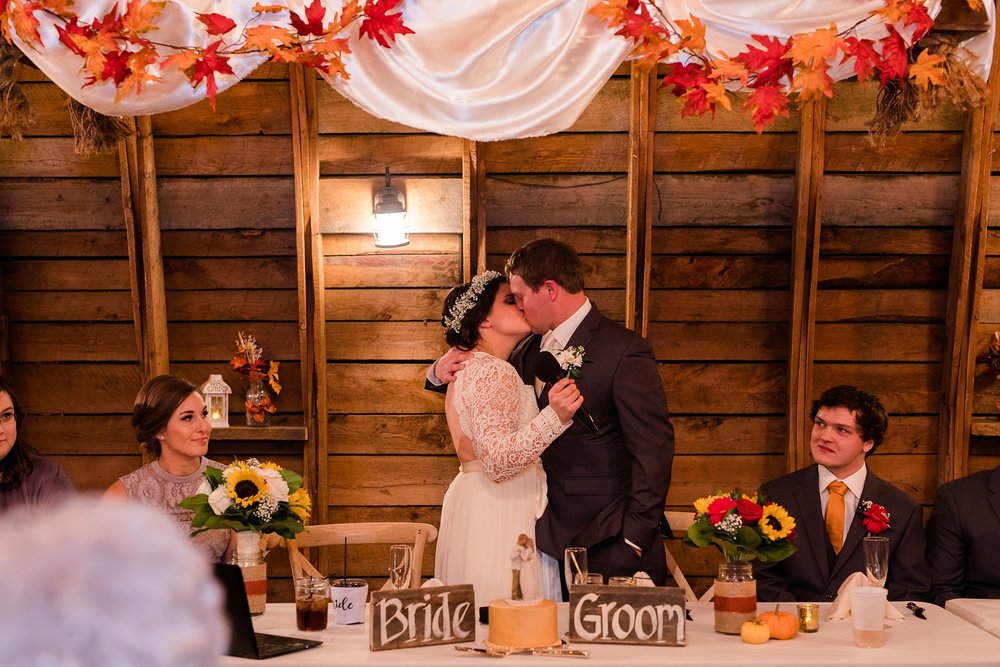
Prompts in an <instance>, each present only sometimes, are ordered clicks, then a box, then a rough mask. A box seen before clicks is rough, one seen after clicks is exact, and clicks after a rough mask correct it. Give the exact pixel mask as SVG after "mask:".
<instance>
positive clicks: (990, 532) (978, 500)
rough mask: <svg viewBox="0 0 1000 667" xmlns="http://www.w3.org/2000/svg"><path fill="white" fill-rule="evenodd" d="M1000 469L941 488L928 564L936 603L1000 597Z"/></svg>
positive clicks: (933, 516) (931, 524) (930, 530)
mask: <svg viewBox="0 0 1000 667" xmlns="http://www.w3.org/2000/svg"><path fill="white" fill-rule="evenodd" d="M998 546H1000V467H998V468H994V469H993V470H984V471H982V472H977V473H973V474H972V475H969V476H968V477H963V478H961V479H957V480H955V481H953V482H949V483H947V484H945V485H944V486H942V487H941V488H939V489H938V496H937V501H936V502H935V503H934V511H933V512H932V513H931V518H930V521H928V522H927V563H928V565H929V566H930V568H931V592H932V594H933V600H932V601H933V602H934V603H935V604H939V605H942V606H943V605H944V603H945V602H947V601H948V600H950V599H952V598H994V599H996V598H1000V563H998V562H997V547H998Z"/></svg>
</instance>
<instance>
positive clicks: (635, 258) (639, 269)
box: [625, 62, 656, 336]
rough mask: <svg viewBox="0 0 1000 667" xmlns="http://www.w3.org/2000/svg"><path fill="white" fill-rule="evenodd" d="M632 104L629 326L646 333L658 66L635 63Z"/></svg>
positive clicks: (627, 251)
mask: <svg viewBox="0 0 1000 667" xmlns="http://www.w3.org/2000/svg"><path fill="white" fill-rule="evenodd" d="M630 83H631V85H630V91H631V100H630V105H629V130H628V145H629V160H628V201H627V209H626V215H625V218H626V220H625V326H627V327H629V328H630V329H632V330H634V331H637V332H639V334H640V335H642V336H645V335H646V329H647V327H648V325H649V312H648V311H649V309H648V307H647V304H648V302H649V265H650V260H651V255H650V253H651V238H652V235H653V206H652V193H653V140H654V135H655V129H656V128H655V124H656V95H655V93H654V91H655V90H656V70H655V69H654V68H651V67H646V66H642V65H639V64H638V63H634V62H633V63H632V69H631V79H630Z"/></svg>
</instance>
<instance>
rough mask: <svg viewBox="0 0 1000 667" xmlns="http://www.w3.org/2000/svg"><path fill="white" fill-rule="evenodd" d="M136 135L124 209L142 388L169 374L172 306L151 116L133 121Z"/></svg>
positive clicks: (126, 154) (125, 163) (125, 169)
mask: <svg viewBox="0 0 1000 667" xmlns="http://www.w3.org/2000/svg"><path fill="white" fill-rule="evenodd" d="M129 122H130V123H131V125H132V129H133V132H132V134H131V135H129V136H128V137H127V138H125V139H123V140H122V141H121V142H120V143H119V146H118V155H119V164H120V168H121V179H122V209H123V210H124V213H125V231H126V235H127V237H128V259H129V273H130V278H131V283H132V315H133V318H134V322H135V339H136V348H137V350H138V355H139V366H140V370H141V373H142V379H143V382H145V381H146V380H148V379H149V378H151V377H154V376H156V375H161V374H163V373H168V372H170V346H169V344H168V341H167V300H166V291H165V288H164V282H163V254H162V251H161V248H160V219H159V204H158V200H157V195H156V162H155V155H154V152H153V124H152V121H151V120H150V117H149V116H138V117H136V118H131V119H130V121H129Z"/></svg>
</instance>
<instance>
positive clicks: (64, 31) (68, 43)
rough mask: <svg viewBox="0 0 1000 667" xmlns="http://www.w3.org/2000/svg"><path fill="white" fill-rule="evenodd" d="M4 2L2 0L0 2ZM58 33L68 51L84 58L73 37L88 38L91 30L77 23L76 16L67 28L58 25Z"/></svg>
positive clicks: (68, 22) (67, 23) (68, 23)
mask: <svg viewBox="0 0 1000 667" xmlns="http://www.w3.org/2000/svg"><path fill="white" fill-rule="evenodd" d="M0 1H2V0H0ZM56 32H57V33H59V41H60V42H62V45H63V46H65V47H66V48H67V49H69V50H70V51H72V52H73V53H75V54H76V55H78V56H83V55H84V53H83V49H81V48H80V46H79V45H78V44H77V43H76V42H75V41H74V40H73V35H76V36H77V37H84V38H87V37H89V36H90V34H91V32H90V29H89V28H87V27H85V26H82V25H80V24H79V23H77V20H76V17H75V16H74V17H73V19H72V20H71V21H67V22H66V25H65V27H63V26H61V25H59V24H58V23H57V24H56Z"/></svg>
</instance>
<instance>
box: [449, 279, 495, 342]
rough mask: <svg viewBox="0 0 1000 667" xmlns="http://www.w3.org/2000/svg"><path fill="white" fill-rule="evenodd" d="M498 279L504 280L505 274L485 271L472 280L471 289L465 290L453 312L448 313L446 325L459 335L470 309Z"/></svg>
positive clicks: (453, 306) (452, 308)
mask: <svg viewBox="0 0 1000 667" xmlns="http://www.w3.org/2000/svg"><path fill="white" fill-rule="evenodd" d="M497 278H503V274H502V273H499V272H498V271H483V272H482V273H480V274H478V275H477V276H476V277H474V278H473V279H472V281H471V282H470V283H469V289H467V290H465V293H464V294H463V295H462V296H460V297H458V300H457V301H455V303H454V304H453V305H452V307H451V310H449V311H448V317H446V318H444V325H445V326H446V327H448V328H449V329H451V330H452V331H454V332H455V333H458V332H460V331H461V330H462V319H463V318H464V317H465V314H466V313H467V312H469V309H470V308H472V307H473V306H475V305H476V301H478V300H479V296H480V295H481V294H482V293H483V290H485V289H486V286H487V285H488V284H490V283H491V282H493V281H494V280H496V279H497Z"/></svg>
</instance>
